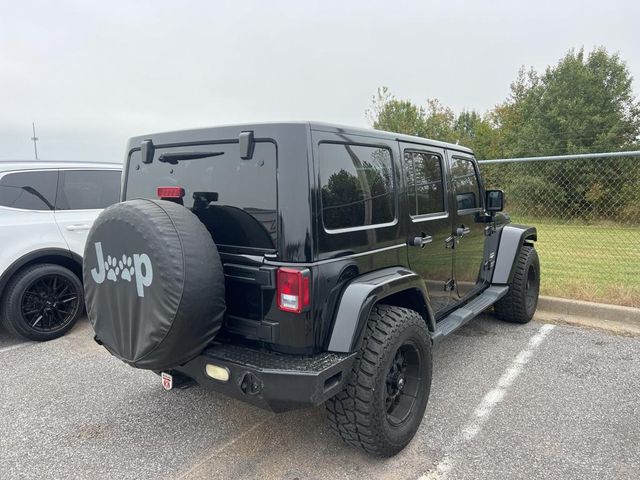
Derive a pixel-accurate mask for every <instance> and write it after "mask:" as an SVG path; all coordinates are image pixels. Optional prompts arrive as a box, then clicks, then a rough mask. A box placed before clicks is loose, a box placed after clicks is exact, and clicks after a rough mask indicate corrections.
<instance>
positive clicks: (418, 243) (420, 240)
mask: <svg viewBox="0 0 640 480" xmlns="http://www.w3.org/2000/svg"><path fill="white" fill-rule="evenodd" d="M431 242H433V237H432V236H431V235H427V234H426V233H424V232H422V233H421V234H420V236H419V237H413V242H411V243H410V245H412V246H414V247H420V248H424V247H425V245H429V244H430V243H431Z"/></svg>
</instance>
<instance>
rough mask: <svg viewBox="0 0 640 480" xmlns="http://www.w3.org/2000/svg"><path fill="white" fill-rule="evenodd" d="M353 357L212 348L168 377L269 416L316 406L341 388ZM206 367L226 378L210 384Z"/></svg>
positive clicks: (223, 345)
mask: <svg viewBox="0 0 640 480" xmlns="http://www.w3.org/2000/svg"><path fill="white" fill-rule="evenodd" d="M355 355H356V354H355V353H351V354H340V353H328V352H325V353H321V354H318V355H315V356H304V355H284V354H279V353H274V352H266V351H262V350H255V349H251V348H246V347H241V346H236V345H227V344H218V345H214V346H212V347H210V348H208V349H207V350H205V351H204V352H203V353H202V354H201V355H200V356H198V357H196V358H195V359H193V360H191V361H190V362H188V363H187V364H185V365H182V366H180V367H178V368H175V369H174V370H173V372H174V373H175V372H177V373H181V374H184V375H187V376H188V377H190V378H192V379H193V380H195V381H196V382H197V383H198V384H199V385H200V386H202V387H204V388H208V389H211V390H215V391H217V392H221V393H224V394H225V395H228V396H231V397H234V398H237V399H240V400H243V401H245V402H248V403H251V404H253V405H257V406H259V407H262V408H266V409H269V410H272V411H274V412H283V411H286V410H295V409H298V408H304V407H309V406H313V405H318V404H320V403H322V402H324V401H325V400H327V399H329V398H331V397H332V396H334V395H335V394H337V393H338V392H340V390H342V389H343V388H344V385H345V383H346V382H347V381H348V377H349V374H350V372H351V366H352V365H353V361H354V359H355ZM207 364H210V365H215V366H218V367H223V368H226V369H227V370H228V372H229V379H228V380H227V381H225V382H223V381H220V380H215V379H214V378H211V377H210V376H209V375H207V373H206V366H207Z"/></svg>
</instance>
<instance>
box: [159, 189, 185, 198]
mask: <svg viewBox="0 0 640 480" xmlns="http://www.w3.org/2000/svg"><path fill="white" fill-rule="evenodd" d="M156 193H157V195H158V198H159V199H161V200H166V199H176V198H182V197H184V188H182V187H158V189H157V190H156Z"/></svg>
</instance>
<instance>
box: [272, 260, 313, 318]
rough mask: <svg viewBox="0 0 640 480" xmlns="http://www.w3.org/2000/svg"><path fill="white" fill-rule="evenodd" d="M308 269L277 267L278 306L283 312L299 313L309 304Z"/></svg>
mask: <svg viewBox="0 0 640 480" xmlns="http://www.w3.org/2000/svg"><path fill="white" fill-rule="evenodd" d="M309 278H310V274H309V270H307V269H304V270H297V269H295V268H279V269H278V278H277V284H278V290H277V294H278V308H279V309H280V310H283V311H285V312H294V313H300V312H302V311H303V310H304V309H306V308H307V307H308V306H309V303H310V298H311V294H310V291H309V289H310V286H309Z"/></svg>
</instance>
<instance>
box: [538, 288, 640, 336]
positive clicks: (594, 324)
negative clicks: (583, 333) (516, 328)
mask: <svg viewBox="0 0 640 480" xmlns="http://www.w3.org/2000/svg"><path fill="white" fill-rule="evenodd" d="M536 317H537V318H538V320H539V321H540V320H541V321H546V322H552V323H563V324H568V325H578V326H584V327H588V328H597V329H600V330H609V331H613V332H616V333H620V334H623V335H625V334H626V335H633V336H636V335H640V308H633V307H622V306H619V305H607V304H605V303H594V302H585V301H582V300H570V299H566V298H558V297H546V296H540V298H539V299H538V311H537V312H536Z"/></svg>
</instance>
